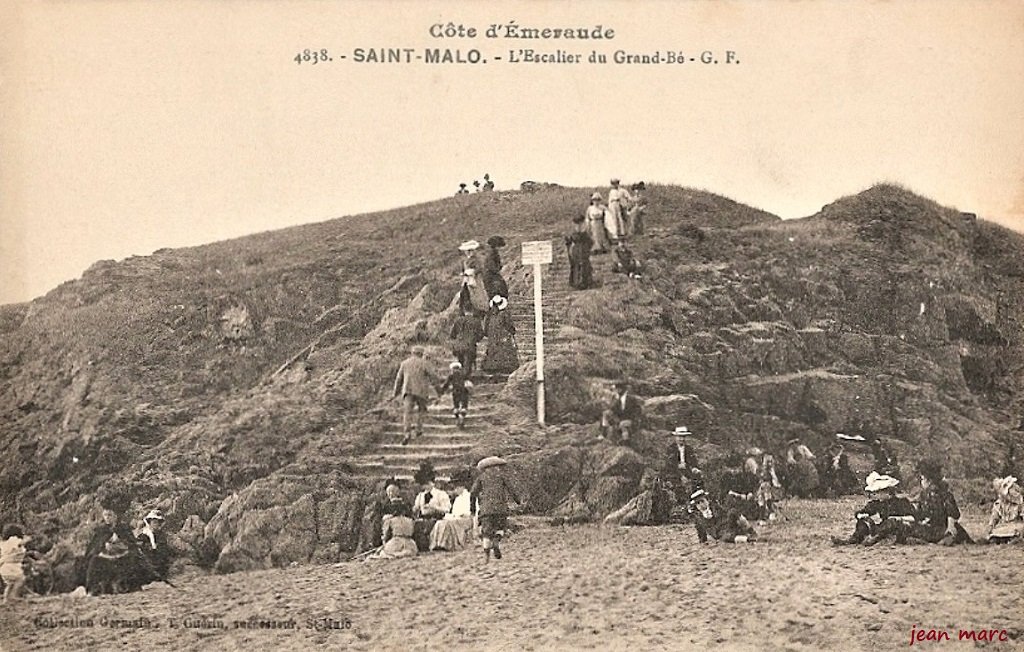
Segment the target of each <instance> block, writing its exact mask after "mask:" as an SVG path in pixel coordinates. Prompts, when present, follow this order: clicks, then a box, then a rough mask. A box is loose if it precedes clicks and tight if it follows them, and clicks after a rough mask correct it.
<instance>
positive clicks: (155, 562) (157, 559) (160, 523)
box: [135, 509, 171, 584]
mask: <svg viewBox="0 0 1024 652" xmlns="http://www.w3.org/2000/svg"><path fill="white" fill-rule="evenodd" d="M135 539H136V541H137V542H138V545H139V550H140V551H142V556H143V557H145V560H146V563H144V564H143V565H142V574H141V576H140V578H139V584H146V583H148V582H154V581H157V580H165V579H167V573H168V571H169V570H170V568H171V546H170V544H168V543H167V533H166V532H164V515H163V512H161V511H160V510H159V509H151V510H149V513H147V514H146V516H145V517H143V519H142V530H140V531H139V533H138V534H137V535H136V537H135Z"/></svg>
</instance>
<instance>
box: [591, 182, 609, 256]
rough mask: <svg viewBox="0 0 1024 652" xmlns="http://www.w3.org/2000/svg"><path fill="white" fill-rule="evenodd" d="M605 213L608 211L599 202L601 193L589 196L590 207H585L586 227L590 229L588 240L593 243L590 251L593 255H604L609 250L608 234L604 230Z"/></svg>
mask: <svg viewBox="0 0 1024 652" xmlns="http://www.w3.org/2000/svg"><path fill="white" fill-rule="evenodd" d="M607 212H608V209H607V208H606V207H605V205H604V204H603V203H602V202H601V193H599V192H595V193H594V194H593V195H591V196H590V206H588V207H587V226H588V227H589V228H590V238H591V239H592V240H593V241H594V243H593V245H592V247H591V250H590V251H591V252H592V253H595V254H606V253H608V251H609V249H611V245H610V244H609V242H608V232H607V231H606V230H605V215H606V214H607Z"/></svg>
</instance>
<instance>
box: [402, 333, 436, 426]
mask: <svg viewBox="0 0 1024 652" xmlns="http://www.w3.org/2000/svg"><path fill="white" fill-rule="evenodd" d="M423 354H424V350H423V347H422V346H414V347H412V355H410V356H409V357H408V358H406V359H405V360H403V361H402V364H400V365H399V366H398V374H397V375H396V376H395V398H398V397H399V396H401V397H402V433H403V434H404V435H405V436H404V438H403V439H402V445H405V444H408V443H409V440H410V439H411V436H410V431H411V426H412V424H411V423H410V421H411V420H412V412H413V411H414V410H415V411H416V436H417V437H419V436H420V435H422V434H423V414H424V413H425V412H426V411H427V402H428V400H429V398H430V390H431V388H432V387H433V386H435V385H437V384H438V383H437V379H436V378H435V376H434V372H433V370H431V368H430V366H429V365H428V364H427V361H426V360H424V359H423Z"/></svg>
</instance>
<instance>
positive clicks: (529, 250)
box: [523, 240, 552, 265]
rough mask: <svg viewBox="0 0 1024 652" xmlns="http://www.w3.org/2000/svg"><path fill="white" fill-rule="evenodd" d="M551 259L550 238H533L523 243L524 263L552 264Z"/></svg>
mask: <svg viewBox="0 0 1024 652" xmlns="http://www.w3.org/2000/svg"><path fill="white" fill-rule="evenodd" d="M551 260H552V257H551V241H550V240H533V241H531V242H524V243H523V264H524V265H550V264H551Z"/></svg>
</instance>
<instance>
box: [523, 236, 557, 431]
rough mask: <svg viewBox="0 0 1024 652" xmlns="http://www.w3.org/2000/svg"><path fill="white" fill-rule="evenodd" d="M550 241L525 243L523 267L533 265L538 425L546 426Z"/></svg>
mask: <svg viewBox="0 0 1024 652" xmlns="http://www.w3.org/2000/svg"><path fill="white" fill-rule="evenodd" d="M551 260H552V250H551V241H550V240H534V241H531V242H524V243H523V265H533V328H534V341H535V342H536V348H537V423H539V424H540V425H542V426H543V425H544V316H543V313H542V311H541V280H540V276H541V265H550V264H551Z"/></svg>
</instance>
